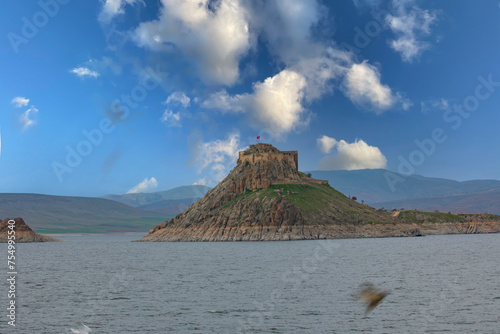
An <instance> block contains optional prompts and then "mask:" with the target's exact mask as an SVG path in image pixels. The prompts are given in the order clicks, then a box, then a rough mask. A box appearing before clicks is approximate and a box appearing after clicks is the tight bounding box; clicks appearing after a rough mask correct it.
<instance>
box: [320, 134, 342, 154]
mask: <svg viewBox="0 0 500 334" xmlns="http://www.w3.org/2000/svg"><path fill="white" fill-rule="evenodd" d="M317 143H318V146H319V148H320V149H321V152H323V153H325V154H328V153H330V151H331V150H332V149H333V147H334V146H335V145H337V140H335V138H332V137H328V136H326V135H323V136H322V137H320V138H318V140H317Z"/></svg>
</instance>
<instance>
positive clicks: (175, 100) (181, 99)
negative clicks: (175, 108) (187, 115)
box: [165, 92, 191, 108]
mask: <svg viewBox="0 0 500 334" xmlns="http://www.w3.org/2000/svg"><path fill="white" fill-rule="evenodd" d="M190 102H191V99H190V98H189V97H187V96H186V94H184V93H183V92H174V93H172V94H170V96H169V97H168V98H167V100H166V101H165V104H180V105H181V106H182V107H184V108H187V107H189V104H190Z"/></svg>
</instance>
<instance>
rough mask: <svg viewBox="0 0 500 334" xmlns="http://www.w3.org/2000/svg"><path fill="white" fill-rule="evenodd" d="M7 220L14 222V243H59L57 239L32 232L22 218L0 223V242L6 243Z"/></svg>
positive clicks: (5, 220)
mask: <svg viewBox="0 0 500 334" xmlns="http://www.w3.org/2000/svg"><path fill="white" fill-rule="evenodd" d="M9 220H14V221H15V224H14V231H15V232H16V233H15V234H11V235H14V236H15V237H16V238H15V240H14V241H15V242H16V243H20V242H48V241H59V240H57V239H54V238H51V237H47V236H45V235H41V234H38V233H36V232H34V231H33V230H32V229H31V228H30V227H29V226H28V225H27V224H26V223H25V222H24V220H23V219H22V218H14V219H11V218H6V219H4V220H3V221H1V223H0V242H7V241H8V236H9V234H8V231H9V230H10V229H9Z"/></svg>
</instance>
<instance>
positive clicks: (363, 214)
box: [222, 184, 391, 224]
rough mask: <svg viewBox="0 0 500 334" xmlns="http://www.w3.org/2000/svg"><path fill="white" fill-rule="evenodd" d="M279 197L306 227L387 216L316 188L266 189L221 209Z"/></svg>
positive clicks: (287, 186) (283, 186) (331, 190)
mask: <svg viewBox="0 0 500 334" xmlns="http://www.w3.org/2000/svg"><path fill="white" fill-rule="evenodd" d="M277 197H282V198H285V199H286V200H288V201H289V202H291V203H293V204H294V205H295V206H297V207H298V208H300V209H301V210H302V212H303V214H304V217H305V218H306V219H307V220H308V221H309V224H316V223H318V222H319V223H321V222H323V223H324V222H326V221H328V222H331V223H353V224H358V223H363V222H365V223H371V224H378V223H388V222H389V221H390V220H391V219H390V217H389V214H388V213H385V212H380V211H376V210H375V209H373V208H372V207H370V206H368V205H362V204H360V203H357V202H356V201H354V200H351V199H349V198H347V197H346V196H345V195H343V194H342V193H340V192H339V191H337V190H335V189H334V188H332V187H330V186H328V185H317V184H279V185H271V187H270V188H269V189H258V190H256V191H247V192H246V193H244V194H241V195H239V196H237V197H236V198H234V199H232V200H231V201H229V202H227V203H225V204H224V205H222V208H226V207H229V206H231V205H233V204H234V203H236V202H241V201H252V200H255V199H261V200H262V199H264V198H277Z"/></svg>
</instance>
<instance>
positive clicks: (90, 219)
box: [0, 194, 170, 233]
mask: <svg viewBox="0 0 500 334" xmlns="http://www.w3.org/2000/svg"><path fill="white" fill-rule="evenodd" d="M7 217H23V219H25V220H26V221H29V222H30V227H31V228H33V229H34V230H35V231H37V232H39V233H112V232H143V231H147V230H149V229H150V228H151V227H153V226H155V225H157V224H158V223H160V222H162V221H164V220H165V218H168V217H170V216H168V215H165V214H161V213H157V212H151V211H145V210H141V209H138V208H133V207H130V206H127V205H124V204H122V203H118V202H115V201H112V200H108V199H103V198H93V197H70V196H51V195H40V194H0V218H1V219H3V218H7Z"/></svg>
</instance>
